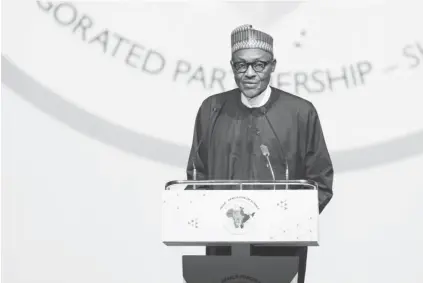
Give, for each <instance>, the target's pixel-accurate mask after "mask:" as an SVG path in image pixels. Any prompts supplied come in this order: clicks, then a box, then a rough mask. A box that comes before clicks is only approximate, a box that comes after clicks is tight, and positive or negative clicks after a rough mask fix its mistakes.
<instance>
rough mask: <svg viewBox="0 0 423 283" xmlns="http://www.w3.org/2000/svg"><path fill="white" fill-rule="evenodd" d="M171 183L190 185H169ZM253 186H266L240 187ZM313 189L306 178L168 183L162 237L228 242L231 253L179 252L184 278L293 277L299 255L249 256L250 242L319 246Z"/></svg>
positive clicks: (269, 282) (203, 282) (283, 282)
mask: <svg viewBox="0 0 423 283" xmlns="http://www.w3.org/2000/svg"><path fill="white" fill-rule="evenodd" d="M175 185H185V186H193V187H194V189H192V190H176V189H171V187H172V186H175ZM255 185H257V186H260V187H261V188H263V187H264V188H266V186H268V189H260V190H254V189H248V190H246V189H244V188H245V187H247V186H248V188H251V186H253V187H254V186H255ZM219 186H224V187H228V186H233V188H234V189H226V190H219ZM288 186H289V189H287V188H288ZM237 187H239V189H236V188H237ZM195 188H198V189H195ZM199 188H202V189H199ZM317 189H318V187H317V184H316V183H315V182H312V181H306V180H284V181H260V182H259V181H242V180H210V181H171V182H168V183H167V184H166V188H165V190H164V192H163V204H162V241H163V243H165V244H166V245H168V246H228V245H230V246H232V254H231V255H230V256H199V255H185V256H183V258H182V262H183V267H182V268H183V277H184V281H183V282H187V283H241V282H242V283H247V282H248V283H249V282H255V283H291V282H296V274H297V271H298V257H274V256H272V257H270V256H269V257H266V256H251V255H250V246H251V245H276V246H317V245H318V228H319V227H318V221H319V205H318V190H317ZM175 282H178V281H177V280H175Z"/></svg>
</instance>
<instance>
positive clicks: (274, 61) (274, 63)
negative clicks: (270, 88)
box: [272, 59, 277, 72]
mask: <svg viewBox="0 0 423 283" xmlns="http://www.w3.org/2000/svg"><path fill="white" fill-rule="evenodd" d="M276 63H277V62H276V59H273V62H272V72H274V71H275V69H276Z"/></svg>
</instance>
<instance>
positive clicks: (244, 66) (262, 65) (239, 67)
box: [232, 61, 273, 73]
mask: <svg viewBox="0 0 423 283" xmlns="http://www.w3.org/2000/svg"><path fill="white" fill-rule="evenodd" d="M272 62H273V61H270V62H266V61H255V62H252V63H247V62H232V66H233V67H234V69H235V71H236V72H237V73H245V72H246V71H247V70H248V68H249V67H250V66H251V67H253V70H254V71H256V72H263V71H264V69H266V67H267V65H269V64H270V63H272Z"/></svg>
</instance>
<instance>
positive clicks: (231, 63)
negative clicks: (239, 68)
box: [229, 60, 235, 72]
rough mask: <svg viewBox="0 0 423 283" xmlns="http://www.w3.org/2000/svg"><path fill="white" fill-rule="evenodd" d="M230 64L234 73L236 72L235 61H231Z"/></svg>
mask: <svg viewBox="0 0 423 283" xmlns="http://www.w3.org/2000/svg"><path fill="white" fill-rule="evenodd" d="M229 64H230V65H231V68H232V71H233V72H235V70H234V61H232V60H231V61H229Z"/></svg>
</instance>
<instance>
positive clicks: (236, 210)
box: [221, 197, 258, 234]
mask: <svg viewBox="0 0 423 283" xmlns="http://www.w3.org/2000/svg"><path fill="white" fill-rule="evenodd" d="M221 211H222V217H223V224H224V226H225V228H226V229H227V230H228V231H229V232H230V233H231V234H245V233H247V232H248V231H249V230H250V229H251V227H253V225H254V224H253V223H254V216H255V215H256V213H257V211H258V206H257V205H256V204H255V203H254V202H253V201H252V200H250V199H249V198H247V197H233V198H230V199H229V200H228V201H227V202H225V203H224V204H223V205H222V206H221Z"/></svg>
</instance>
